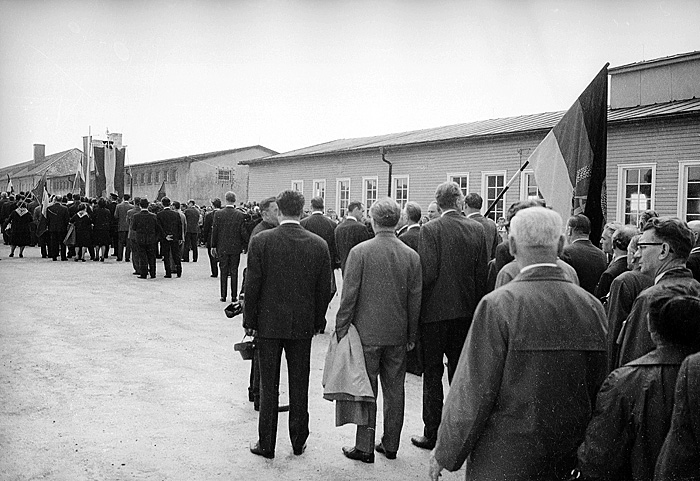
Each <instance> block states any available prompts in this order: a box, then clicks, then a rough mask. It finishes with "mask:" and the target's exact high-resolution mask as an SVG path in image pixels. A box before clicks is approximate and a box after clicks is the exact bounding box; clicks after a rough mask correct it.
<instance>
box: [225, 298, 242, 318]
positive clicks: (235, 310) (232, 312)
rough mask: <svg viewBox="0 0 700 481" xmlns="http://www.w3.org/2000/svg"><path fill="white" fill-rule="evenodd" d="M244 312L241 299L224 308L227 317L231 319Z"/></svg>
mask: <svg viewBox="0 0 700 481" xmlns="http://www.w3.org/2000/svg"><path fill="white" fill-rule="evenodd" d="M242 312H243V304H241V301H236V302H232V303H231V304H229V305H228V306H226V307H225V308H224V314H226V317H228V318H229V319H231V318H232V317H236V316H237V315H239V314H241V313H242Z"/></svg>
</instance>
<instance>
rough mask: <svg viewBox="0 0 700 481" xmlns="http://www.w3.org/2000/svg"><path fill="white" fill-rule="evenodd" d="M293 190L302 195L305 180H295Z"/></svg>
mask: <svg viewBox="0 0 700 481" xmlns="http://www.w3.org/2000/svg"><path fill="white" fill-rule="evenodd" d="M292 190H294V191H296V192H301V193H302V194H303V193H304V181H303V180H293V181H292Z"/></svg>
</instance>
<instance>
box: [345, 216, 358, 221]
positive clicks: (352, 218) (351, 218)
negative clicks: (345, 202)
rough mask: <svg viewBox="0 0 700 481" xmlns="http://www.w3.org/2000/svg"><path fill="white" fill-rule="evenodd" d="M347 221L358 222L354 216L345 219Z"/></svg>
mask: <svg viewBox="0 0 700 481" xmlns="http://www.w3.org/2000/svg"><path fill="white" fill-rule="evenodd" d="M345 220H354V221H355V222H357V219H355V216H352V215H349V216H347V217H345Z"/></svg>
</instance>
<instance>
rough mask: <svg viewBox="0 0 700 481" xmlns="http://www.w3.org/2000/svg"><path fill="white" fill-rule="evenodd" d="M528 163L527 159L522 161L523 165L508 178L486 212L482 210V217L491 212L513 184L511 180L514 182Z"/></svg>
mask: <svg viewBox="0 0 700 481" xmlns="http://www.w3.org/2000/svg"><path fill="white" fill-rule="evenodd" d="M529 164H530V161H529V160H526V161H525V163H524V164H523V165H521V166H520V168H519V169H518V171H517V172H516V173H515V175H513V177H511V178H510V180H509V181H508V183H507V184H506V185H505V187H503V190H501V193H500V194H498V197H496V200H494V201H493V202H492V203H491V205H490V206H489V208H488V209H486V212H484V217H488V216H489V214H490V213H491V211H492V210H493V209H494V208H495V207H496V204H498V201H500V200H501V199H502V198H503V196H504V195H506V192H507V191H508V189H509V188H510V186H511V185H512V184H513V182H515V178H516V177H517V176H518V175H519V174H520V173H521V172H522V171H523V170H525V167H527V166H528V165H529Z"/></svg>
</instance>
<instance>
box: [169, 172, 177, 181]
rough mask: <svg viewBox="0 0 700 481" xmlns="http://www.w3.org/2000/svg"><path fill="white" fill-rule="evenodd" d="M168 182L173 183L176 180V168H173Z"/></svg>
mask: <svg viewBox="0 0 700 481" xmlns="http://www.w3.org/2000/svg"><path fill="white" fill-rule="evenodd" d="M170 182H172V183H175V182H177V170H176V169H173V171H172V175H171V176H170Z"/></svg>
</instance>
